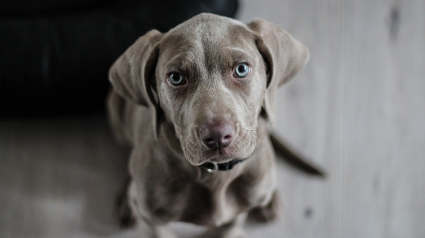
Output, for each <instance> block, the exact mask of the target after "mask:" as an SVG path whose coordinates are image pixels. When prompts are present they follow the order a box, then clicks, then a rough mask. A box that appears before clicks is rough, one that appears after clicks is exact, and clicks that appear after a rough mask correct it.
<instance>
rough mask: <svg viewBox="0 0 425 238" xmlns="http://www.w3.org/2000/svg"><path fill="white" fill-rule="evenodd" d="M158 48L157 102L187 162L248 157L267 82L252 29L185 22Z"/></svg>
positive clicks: (218, 22) (212, 22)
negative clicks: (173, 131)
mask: <svg viewBox="0 0 425 238" xmlns="http://www.w3.org/2000/svg"><path fill="white" fill-rule="evenodd" d="M158 49H159V51H158V53H159V57H158V63H157V67H156V74H155V75H156V85H157V90H158V97H159V101H160V104H161V107H162V109H163V110H164V112H165V115H166V117H167V119H168V121H169V122H170V123H172V124H173V125H174V128H175V130H176V135H177V137H178V138H179V140H180V143H181V147H182V149H183V152H184V154H185V157H186V158H187V160H188V161H189V162H190V163H191V164H193V165H200V164H202V163H204V162H207V161H212V162H227V161H228V160H230V159H235V158H237V159H242V158H247V157H249V156H250V155H251V153H252V152H253V151H254V149H255V145H256V141H257V136H256V129H257V123H258V116H259V114H260V110H261V105H262V101H263V99H264V94H265V91H266V83H267V78H266V68H265V63H264V60H263V59H262V57H261V54H260V53H259V51H258V49H257V46H256V43H255V39H254V38H253V37H252V33H250V32H249V30H248V29H246V27H244V26H243V25H240V24H236V23H235V22H233V21H232V22H229V21H224V22H223V21H221V19H220V18H218V19H212V20H210V21H202V22H199V21H189V22H187V23H185V24H182V25H180V26H179V27H177V28H175V29H173V30H172V31H170V32H169V33H167V34H166V35H165V36H164V38H163V40H162V41H161V42H160V43H159V45H158ZM226 136H227V138H224V137H226ZM220 147H221V148H220Z"/></svg>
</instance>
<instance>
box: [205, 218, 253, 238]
mask: <svg viewBox="0 0 425 238" xmlns="http://www.w3.org/2000/svg"><path fill="white" fill-rule="evenodd" d="M246 217H247V213H246V212H244V213H241V214H239V215H238V216H237V217H236V218H235V219H234V220H233V221H232V222H229V223H227V224H224V225H222V226H219V227H214V228H209V229H208V230H207V231H206V232H205V233H203V234H202V235H201V236H200V238H201V237H202V238H246V233H245V230H244V225H245V221H246Z"/></svg>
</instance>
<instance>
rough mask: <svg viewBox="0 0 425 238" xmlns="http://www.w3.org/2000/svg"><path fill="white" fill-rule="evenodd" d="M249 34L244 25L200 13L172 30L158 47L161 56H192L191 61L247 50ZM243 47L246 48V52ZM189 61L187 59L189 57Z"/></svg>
mask: <svg viewBox="0 0 425 238" xmlns="http://www.w3.org/2000/svg"><path fill="white" fill-rule="evenodd" d="M251 36H252V33H251V32H250V30H249V29H248V28H247V27H246V25H245V24H243V23H241V22H239V21H236V20H234V19H230V18H226V17H221V16H217V15H212V14H200V15H198V16H196V17H194V18H191V19H189V20H188V21H186V22H184V23H182V24H180V25H179V26H177V27H175V28H173V29H172V30H170V31H169V32H168V33H166V34H165V35H164V38H163V40H162V42H161V43H160V45H159V48H160V51H161V52H162V53H166V54H167V53H170V54H172V55H174V56H175V55H177V54H178V53H183V54H186V58H187V54H188V53H191V54H195V55H193V57H194V58H196V59H199V58H202V56H205V55H207V56H213V55H217V54H220V53H222V52H223V50H224V51H227V50H229V49H231V48H234V49H239V50H242V51H243V50H250V48H251V49H252V47H249V45H252V43H253V42H254V41H253V38H252V37H251ZM245 48H246V49H245ZM189 58H190V57H189Z"/></svg>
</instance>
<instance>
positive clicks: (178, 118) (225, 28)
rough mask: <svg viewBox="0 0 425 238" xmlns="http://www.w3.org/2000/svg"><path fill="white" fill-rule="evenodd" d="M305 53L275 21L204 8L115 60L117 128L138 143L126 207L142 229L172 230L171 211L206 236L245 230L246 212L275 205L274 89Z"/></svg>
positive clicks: (166, 235) (148, 232)
mask: <svg viewBox="0 0 425 238" xmlns="http://www.w3.org/2000/svg"><path fill="white" fill-rule="evenodd" d="M308 58H309V53H308V50H307V48H306V47H305V46H304V45H303V44H301V43H300V42H298V41H297V40H295V39H294V38H292V37H291V36H290V35H289V34H288V33H286V32H285V31H283V30H281V29H280V28H278V27H277V26H275V25H274V24H272V23H270V22H267V21H264V20H254V21H252V22H251V23H249V24H244V23H241V22H239V21H236V20H233V19H230V18H225V17H221V16H217V15H212V14H200V15H197V16H195V17H193V18H191V19H189V20H188V21H186V22H184V23H182V24H180V25H178V26H177V27H175V28H173V29H171V30H170V31H169V32H167V33H160V32H158V31H156V30H152V31H150V32H148V33H147V34H146V35H144V36H142V37H141V38H139V39H138V40H137V41H136V42H135V43H134V44H133V45H132V46H131V47H130V48H129V49H128V50H127V51H126V52H125V53H124V54H123V55H122V56H121V57H120V58H119V59H118V60H117V61H116V62H115V63H114V64H113V66H112V67H111V69H110V73H109V79H110V81H111V83H112V85H113V91H112V92H111V94H110V96H109V101H108V109H109V116H110V122H111V125H112V128H113V131H114V134H115V136H116V137H117V138H118V140H120V141H121V142H123V143H126V144H128V145H130V146H131V147H132V152H131V156H130V162H129V172H130V176H131V179H130V182H129V184H128V187H127V189H126V196H125V198H124V199H122V202H123V203H122V204H121V215H122V216H123V217H122V219H123V220H125V221H131V220H133V219H134V220H135V221H137V223H139V225H142V226H143V227H144V229H143V230H144V233H145V234H143V236H142V237H158V238H170V237H175V236H174V235H173V233H172V232H171V231H169V230H168V229H167V226H166V225H167V224H168V223H169V222H172V221H182V222H189V223H194V224H197V225H202V226H207V227H208V229H207V231H206V233H205V234H203V235H202V237H223V238H224V237H226V238H227V237H228V238H231V237H245V234H244V232H243V224H244V221H245V218H246V216H247V214H248V213H250V212H255V213H257V214H266V217H265V218H266V219H271V218H273V217H274V216H275V215H276V212H277V208H276V207H277V203H278V199H277V194H276V179H275V169H274V158H275V155H274V152H273V149H272V147H271V142H270V140H269V136H268V134H267V122H268V121H270V122H273V120H274V98H275V93H276V89H277V88H278V87H279V86H280V85H282V84H284V83H285V82H287V81H288V80H290V79H291V78H292V77H293V76H294V75H295V74H296V73H297V72H298V71H299V70H300V69H301V68H302V67H303V66H304V64H305V62H306V61H307V60H308Z"/></svg>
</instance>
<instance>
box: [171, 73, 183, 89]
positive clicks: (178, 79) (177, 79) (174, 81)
mask: <svg viewBox="0 0 425 238" xmlns="http://www.w3.org/2000/svg"><path fill="white" fill-rule="evenodd" d="M168 81H169V82H170V83H171V85H173V86H181V85H183V84H185V83H186V81H185V79H184V78H183V76H182V75H181V74H179V73H170V75H169V76H168Z"/></svg>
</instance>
